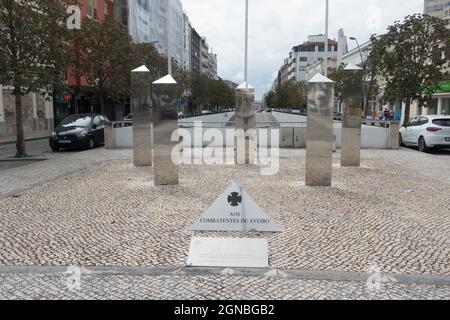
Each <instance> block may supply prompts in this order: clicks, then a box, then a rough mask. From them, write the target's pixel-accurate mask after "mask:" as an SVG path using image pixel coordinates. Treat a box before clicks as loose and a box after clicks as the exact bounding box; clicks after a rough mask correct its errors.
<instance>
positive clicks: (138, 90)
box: [131, 66, 152, 166]
mask: <svg viewBox="0 0 450 320" xmlns="http://www.w3.org/2000/svg"><path fill="white" fill-rule="evenodd" d="M150 87H151V80H150V71H149V70H148V69H147V67H146V66H141V67H139V68H137V69H135V70H133V71H131V112H132V113H133V163H134V165H135V166H151V165H152V109H151V94H150Z"/></svg>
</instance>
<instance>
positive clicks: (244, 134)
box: [235, 82, 256, 164]
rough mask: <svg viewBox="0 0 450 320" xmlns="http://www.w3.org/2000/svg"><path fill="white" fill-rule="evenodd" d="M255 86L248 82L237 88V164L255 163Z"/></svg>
mask: <svg viewBox="0 0 450 320" xmlns="http://www.w3.org/2000/svg"><path fill="white" fill-rule="evenodd" d="M254 104H255V88H253V87H252V86H251V85H249V84H248V83H247V82H244V83H242V84H241V85H240V86H238V87H237V89H236V125H235V126H236V143H235V147H236V164H252V163H255V148H256V137H255V135H256V131H255V126H256V120H255V119H256V116H255V109H254Z"/></svg>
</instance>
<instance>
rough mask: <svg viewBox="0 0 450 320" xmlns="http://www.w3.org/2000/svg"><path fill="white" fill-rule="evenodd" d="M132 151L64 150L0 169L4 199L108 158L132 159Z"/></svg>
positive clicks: (1, 192) (0, 196)
mask: <svg viewBox="0 0 450 320" xmlns="http://www.w3.org/2000/svg"><path fill="white" fill-rule="evenodd" d="M131 153H132V151H131V150H113V151H110V150H105V149H104V148H97V149H93V150H88V151H84V152H63V153H58V154H54V155H52V156H50V158H49V159H48V160H46V161H41V162H36V163H33V164H32V165H28V166H22V167H17V168H14V169H9V170H5V171H0V181H1V183H0V200H1V199H3V198H6V197H9V196H11V195H14V194H17V193H20V192H23V191H25V190H28V189H31V188H33V187H35V186H39V185H42V184H45V183H47V182H50V181H54V180H58V179H60V178H63V177H66V176H69V175H72V174H74V173H77V172H79V171H83V170H85V169H87V168H92V167H94V166H96V165H99V164H101V163H103V162H105V161H111V160H124V159H129V158H130V157H131Z"/></svg>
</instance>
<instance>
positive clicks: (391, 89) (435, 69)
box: [372, 14, 450, 123]
mask: <svg viewBox="0 0 450 320" xmlns="http://www.w3.org/2000/svg"><path fill="white" fill-rule="evenodd" d="M449 32H450V31H449V30H448V29H447V23H446V22H445V21H444V20H442V19H439V18H435V17H431V16H429V15H420V14H416V15H412V16H407V17H406V18H405V20H404V21H403V22H399V21H397V22H395V24H394V25H392V26H390V27H389V28H388V33H387V34H385V35H383V36H381V37H380V38H379V39H378V40H372V43H373V47H374V49H375V51H376V52H381V53H382V56H381V59H380V61H381V63H380V71H379V73H380V74H381V75H382V77H383V78H384V79H385V81H386V89H385V98H386V99H387V100H389V101H403V102H405V105H406V108H405V117H404V121H405V123H407V122H409V113H410V108H411V103H412V102H413V101H414V100H416V99H418V100H419V102H420V103H421V104H423V103H424V102H426V101H429V100H430V99H431V95H432V92H433V90H432V88H434V87H435V86H436V84H437V83H438V82H439V81H440V80H441V79H442V78H443V74H444V70H445V66H446V62H447V59H448V58H447V56H446V52H447V51H448V42H449V40H448V39H449Z"/></svg>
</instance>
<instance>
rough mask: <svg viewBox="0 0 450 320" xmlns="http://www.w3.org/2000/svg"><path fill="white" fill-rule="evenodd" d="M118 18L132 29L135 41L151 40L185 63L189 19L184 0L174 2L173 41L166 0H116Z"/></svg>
mask: <svg viewBox="0 0 450 320" xmlns="http://www.w3.org/2000/svg"><path fill="white" fill-rule="evenodd" d="M114 18H115V19H116V20H117V21H118V22H120V23H121V24H122V25H124V26H125V27H126V28H127V29H128V33H129V34H130V35H131V37H132V38H133V40H134V41H135V42H138V43H141V42H151V43H153V44H154V45H155V47H156V48H157V49H158V52H159V53H161V54H167V48H170V53H171V56H172V58H173V59H175V61H176V62H177V63H178V64H179V65H183V64H184V53H185V46H184V41H185V32H184V29H185V19H184V13H183V6H182V4H181V1H180V0H171V1H170V15H169V19H170V23H169V28H170V37H169V39H170V40H169V43H167V36H166V35H167V1H166V0H116V1H114Z"/></svg>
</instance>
